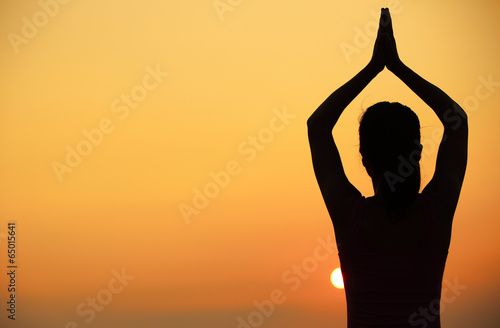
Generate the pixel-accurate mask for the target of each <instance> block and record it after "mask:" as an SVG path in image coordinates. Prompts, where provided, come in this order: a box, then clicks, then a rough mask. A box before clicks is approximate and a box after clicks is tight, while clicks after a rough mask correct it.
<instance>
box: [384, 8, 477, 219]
mask: <svg viewBox="0 0 500 328" xmlns="http://www.w3.org/2000/svg"><path fill="white" fill-rule="evenodd" d="M388 17H389V21H388V34H387V37H388V42H387V43H386V45H387V47H386V48H385V51H384V53H385V56H386V60H385V64H386V66H387V68H388V69H389V70H390V71H391V72H393V73H394V74H395V75H396V76H397V77H399V79H401V81H403V82H404V83H405V84H406V85H407V86H408V87H409V88H410V89H411V90H412V91H413V92H415V94H417V95H418V96H419V97H420V98H421V99H422V100H423V101H424V102H425V103H426V104H427V105H428V106H429V107H430V108H432V110H433V111H434V113H435V114H436V115H437V116H438V118H439V120H440V121H441V123H442V124H443V126H444V134H443V138H442V140H441V144H440V146H439V151H438V156H437V161H436V170H435V172H434V176H433V177H432V179H431V181H430V182H429V184H428V185H427V186H426V187H425V188H424V190H423V193H426V194H428V195H429V196H430V197H431V198H432V199H433V201H434V205H435V207H436V210H437V211H438V214H439V216H440V217H441V218H442V220H443V222H444V223H445V225H446V226H447V228H451V221H452V219H453V215H454V213H455V209H456V206H457V203H458V198H459V195H460V190H461V188H462V182H463V180H464V176H465V169H466V166H467V140H468V123H467V114H466V113H465V111H464V110H463V109H462V108H461V107H460V106H459V105H458V104H457V103H456V102H455V101H453V99H451V98H450V97H449V96H448V95H447V94H446V93H444V92H443V91H442V90H441V89H439V88H438V87H436V86H435V85H433V84H431V83H429V82H427V81H426V80H424V79H423V78H422V77H420V76H419V75H418V74H417V73H415V72H414V71H412V70H411V69H410V68H409V67H407V66H406V65H405V64H403V62H402V61H401V60H400V59H399V56H398V52H397V48H396V41H395V38H394V34H393V31H392V22H391V20H390V15H388Z"/></svg>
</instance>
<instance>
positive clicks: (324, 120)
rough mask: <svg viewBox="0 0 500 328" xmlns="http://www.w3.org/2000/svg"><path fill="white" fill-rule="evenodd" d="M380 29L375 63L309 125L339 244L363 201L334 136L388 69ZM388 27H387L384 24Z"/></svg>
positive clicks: (319, 178) (329, 100) (328, 102)
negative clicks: (348, 220) (354, 207)
mask: <svg viewBox="0 0 500 328" xmlns="http://www.w3.org/2000/svg"><path fill="white" fill-rule="evenodd" d="M382 21H383V20H382V17H381V25H380V27H379V33H378V36H377V40H376V41H375V47H374V51H373V56H372V59H371V60H370V62H369V64H368V65H367V66H366V67H365V68H363V69H362V70H361V71H360V72H359V73H358V74H356V76H354V77H353V78H352V79H351V80H349V81H348V82H347V83H345V84H344V85H343V86H341V87H340V88H339V89H337V90H336V91H335V92H333V93H332V94H331V95H330V96H329V97H328V98H327V99H326V100H325V101H324V102H323V103H322V104H321V105H320V106H319V107H318V109H316V111H315V112H314V113H313V114H312V115H311V117H309V119H308V121H307V127H308V136H309V144H310V148H311V155H312V161H313V166H314V173H315V175H316V179H317V181H318V184H319V187H320V189H321V193H322V195H323V199H324V201H325V204H326V206H327V208H328V211H329V213H330V217H331V218H332V221H333V224H334V227H335V233H336V237H337V242H339V233H341V231H342V230H343V228H344V226H345V223H346V222H345V218H346V217H347V215H346V214H347V212H348V211H350V209H351V206H350V205H352V203H353V202H354V200H355V199H356V198H357V197H359V195H360V193H359V191H358V190H357V189H356V188H355V187H354V186H353V185H352V184H351V183H350V182H349V180H348V179H347V177H346V175H345V172H344V168H343V166H342V162H341V159H340V155H339V152H338V149H337V146H336V145H335V142H334V140H333V136H332V129H333V127H334V126H335V124H336V123H337V120H338V119H339V117H340V115H341V114H342V112H343V111H344V109H345V108H346V107H347V105H349V104H350V103H351V101H352V100H353V99H354V98H355V97H356V96H357V95H358V94H359V93H360V92H361V91H362V90H363V89H364V88H365V87H366V85H368V83H369V82H370V81H371V80H372V79H373V78H374V77H375V76H377V74H378V73H379V72H380V71H382V70H383V69H384V53H383V45H382V44H381V39H382V37H381V34H382V33H384V30H385V29H386V26H382ZM384 25H385V24H384Z"/></svg>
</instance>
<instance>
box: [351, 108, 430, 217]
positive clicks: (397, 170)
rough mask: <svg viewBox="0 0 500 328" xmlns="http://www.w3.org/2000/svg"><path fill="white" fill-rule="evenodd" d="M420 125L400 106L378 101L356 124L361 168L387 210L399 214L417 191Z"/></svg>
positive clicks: (415, 116) (413, 198)
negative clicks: (377, 189)
mask: <svg viewBox="0 0 500 328" xmlns="http://www.w3.org/2000/svg"><path fill="white" fill-rule="evenodd" d="M421 150H422V146H421V145H420V122H419V120H418V117H417V115H416V114H415V113H414V112H413V111H412V110H411V109H410V108H408V107H406V106H404V105H401V104H400V103H390V102H379V103H377V104H375V105H373V106H371V107H369V108H368V109H367V110H366V112H365V113H364V114H363V116H362V117H361V121H360V124H359V151H360V153H361V156H362V160H363V165H364V166H365V168H366V170H367V172H368V174H369V175H370V177H371V178H372V180H374V181H378V183H379V189H380V192H381V194H382V197H383V199H384V202H385V203H386V205H387V206H388V208H390V209H392V210H394V211H395V212H396V213H401V212H402V210H404V209H405V208H406V207H407V206H409V205H410V204H411V203H413V201H414V200H415V198H416V197H417V194H418V191H419V189H420V166H419V161H420V154H421Z"/></svg>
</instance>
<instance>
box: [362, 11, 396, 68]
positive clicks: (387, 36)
mask: <svg viewBox="0 0 500 328" xmlns="http://www.w3.org/2000/svg"><path fill="white" fill-rule="evenodd" d="M401 63H402V62H401V60H400V59H399V55H398V50H397V48H396V39H394V33H393V30H392V20H391V14H390V13H389V9H388V8H382V13H381V15H380V24H379V28H378V33H377V39H376V40H375V47H374V49H373V56H372V59H371V60H370V63H369V66H371V67H373V68H374V69H375V70H376V71H377V73H378V72H381V71H382V70H383V69H384V67H387V68H388V69H389V70H390V71H391V72H394V71H395V70H396V69H397V67H398V65H399V64H401Z"/></svg>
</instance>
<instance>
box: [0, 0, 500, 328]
mask: <svg viewBox="0 0 500 328" xmlns="http://www.w3.org/2000/svg"><path fill="white" fill-rule="evenodd" d="M215 5H216V6H215ZM386 6H389V7H390V8H391V12H392V16H393V23H394V29H395V37H396V41H397V45H398V50H399V54H400V57H401V58H402V59H403V61H404V62H405V63H406V64H407V65H408V66H410V67H411V68H413V69H414V70H415V71H417V72H418V73H419V74H421V75H422V76H423V77H424V78H426V79H428V80H429V81H430V82H432V83H434V84H436V85H438V86H439V87H441V88H442V89H443V90H444V91H445V92H447V93H448V94H449V95H450V96H451V97H452V98H454V99H455V100H456V101H457V102H458V103H459V104H461V105H462V106H463V107H464V108H465V109H466V110H467V111H468V114H469V123H470V141H469V149H470V152H469V153H470V156H469V165H468V171H467V175H466V180H465V183H464V188H463V192H462V196H461V200H460V204H459V207H458V209H457V213H456V217H455V225H454V231H453V232H454V235H453V238H452V245H451V248H450V256H449V261H448V264H447V269H446V272H445V279H446V280H447V281H451V282H453V281H454V280H455V279H458V281H459V282H460V284H463V285H466V286H467V288H466V289H465V290H463V291H462V294H461V295H460V296H459V297H457V298H456V300H455V301H454V302H453V304H449V305H447V306H446V310H445V312H444V313H443V324H447V325H448V326H452V327H470V326H471V325H472V323H473V322H474V323H477V322H482V324H483V326H484V327H488V326H489V325H488V324H489V323H490V322H493V321H492V320H495V319H496V320H497V321H496V322H498V319H499V318H498V314H497V312H498V311H497V310H496V309H495V307H494V306H493V305H492V304H498V295H499V291H500V283H499V282H498V279H497V277H498V274H499V273H500V268H499V266H498V264H497V263H498V259H499V257H500V254H499V253H500V251H499V250H500V242H499V240H498V238H497V237H496V232H497V231H498V229H499V228H500V223H498V220H497V219H498V217H499V211H498V209H497V207H496V203H497V199H496V192H497V189H498V188H497V185H498V183H500V174H499V173H498V170H497V168H498V165H499V164H500V155H499V153H498V152H497V151H496V150H497V149H498V146H497V141H498V140H500V132H499V129H498V123H499V119H500V112H499V111H498V108H500V96H499V95H500V93H499V92H498V90H499V87H500V69H499V65H498V58H500V48H499V46H498V42H497V41H498V37H499V33H498V32H499V31H500V23H498V17H499V15H500V4H499V3H498V2H497V1H494V0H481V1H474V2H471V1H451V0H446V1H430V0H419V1H414V0H413V1H411V0H399V1H398V0H396V1H369V0H363V1H355V2H353V1H347V0H345V1H326V0H322V1H320V0H318V1H298V0H293V1H291V0H287V1H285V0H275V1H256V0H253V1H236V0H234V1H229V0H221V1H213V0H204V1H159V0H148V1H132V0H126V1H125V0H122V1H118V0H110V1H105V2H102V1H79V0H72V1H62V0H61V1H59V2H58V1H56V0H42V1H40V2H38V1H32V0H29V1H28V0H26V1H24V0H23V1H21V2H19V1H3V2H2V3H1V4H0V34H1V35H3V38H2V39H1V40H2V41H1V42H0V54H1V59H2V60H1V61H0V72H1V73H2V74H1V75H0V89H1V90H2V97H0V108H1V110H0V133H1V138H0V154H1V159H2V160H0V186H1V187H0V241H1V252H2V253H4V254H5V253H6V252H7V249H6V239H5V237H6V235H5V233H6V231H7V222H10V221H12V220H13V221H15V222H16V225H17V232H18V245H17V247H18V261H19V262H18V264H19V267H18V271H19V276H18V277H19V279H18V284H19V290H20V291H19V295H18V299H19V304H18V305H19V313H18V316H19V317H18V318H19V321H18V322H16V324H17V323H19V324H20V325H18V326H16V327H20V326H23V327H65V325H66V324H67V323H68V322H72V321H73V322H75V324H77V325H78V326H79V327H83V326H91V327H95V328H100V327H110V326H119V325H121V326H124V327H156V326H162V327H163V326H166V327H201V326H203V327H235V328H236V327H237V326H238V321H237V318H238V317H242V318H245V319H247V318H248V316H249V315H250V314H251V313H253V311H255V310H256V309H257V307H256V305H255V303H254V301H256V302H257V303H259V302H261V303H259V304H262V301H264V300H268V299H270V297H271V293H272V292H273V291H275V290H279V291H282V292H283V295H282V297H281V298H279V297H278V299H281V300H284V301H283V302H282V303H281V304H277V305H276V306H275V309H274V310H273V311H274V312H273V314H272V315H270V316H269V318H267V317H266V320H265V321H264V322H263V324H262V327H285V326H286V327H299V326H303V325H304V324H306V323H309V324H310V323H311V322H312V323H314V326H315V327H331V326H332V325H333V326H342V325H343V324H345V301H344V293H343V291H342V290H337V289H335V288H334V287H333V286H331V284H330V282H329V276H330V273H331V272H332V270H333V269H335V268H336V267H337V266H338V258H337V255H336V252H335V251H334V252H333V253H328V257H327V258H326V259H325V260H324V261H318V260H317V259H316V262H317V268H314V270H312V269H311V271H312V272H311V273H310V274H309V276H308V278H307V279H302V278H300V280H299V281H300V286H298V287H297V289H296V290H292V288H291V287H293V286H295V284H294V283H292V282H293V281H295V282H297V281H296V280H294V279H293V278H294V277H295V278H296V276H293V275H291V273H290V272H292V271H290V270H293V269H292V268H293V267H294V266H297V265H298V266H301V265H303V264H304V263H307V261H308V260H307V259H311V258H313V259H314V258H315V257H314V254H315V250H316V248H317V247H318V245H321V243H320V242H319V241H318V240H322V241H325V240H327V239H328V238H329V237H328V236H331V235H332V234H333V231H332V227H331V223H330V222H329V218H328V214H327V212H326V209H325V207H324V205H323V202H322V199H321V196H320V193H319V189H318V187H317V185H316V182H315V178H314V175H313V172H312V166H311V161H310V155H309V149H308V143H307V136H306V125H305V122H306V120H307V118H308V116H309V115H310V114H311V113H312V112H313V111H314V110H315V109H316V107H317V106H318V105H319V104H320V103H321V102H322V101H323V100H324V99H325V98H326V97H327V96H328V95H329V94H330V93H331V92H332V91H334V90H335V89H336V88H337V87H339V86H340V85H342V84H343V83H344V82H346V81H347V80H348V79H350V78H351V77H352V76H353V75H354V74H356V73H357V71H359V70H360V69H361V68H362V67H363V66H364V65H365V64H366V63H367V62H368V60H369V58H370V56H371V50H372V48H373V41H374V37H373V32H374V30H373V26H375V25H374V24H376V21H377V20H376V18H375V16H376V15H378V13H379V11H380V8H381V7H386ZM488 81H489V82H488ZM381 100H390V101H399V102H401V103H404V104H406V105H408V106H410V107H411V108H413V109H414V110H415V111H416V112H417V114H418V115H419V117H420V121H421V125H422V138H423V140H424V141H426V143H424V147H426V148H424V158H423V163H422V170H423V183H424V184H425V183H426V182H427V181H429V179H430V178H431V176H432V172H433V161H434V159H435V155H436V153H435V148H433V147H435V146H436V141H435V137H434V134H435V133H438V134H439V133H440V131H441V129H440V128H439V121H438V120H437V119H436V118H435V117H433V114H432V111H431V110H430V109H429V108H427V107H426V105H425V104H424V103H423V102H422V101H421V100H419V99H418V98H417V97H416V96H415V95H413V94H412V93H411V91H409V90H408V89H407V88H406V86H404V85H403V84H402V83H401V82H400V81H398V80H397V79H396V78H395V77H393V76H392V75H391V74H390V73H389V72H388V71H384V72H382V73H381V74H380V75H379V76H378V77H377V79H376V80H374V81H373V82H372V83H371V84H370V85H369V86H368V87H367V88H366V89H365V90H364V91H363V93H362V94H361V95H360V96H359V97H358V98H356V99H355V101H354V102H353V103H352V104H351V105H350V106H349V107H348V108H347V110H346V112H345V114H344V115H343V116H342V118H341V120H340V121H339V123H338V126H337V127H336V128H335V130H334V135H335V137H336V138H337V140H339V141H338V146H339V149H340V152H341V155H342V157H343V162H344V166H345V169H346V172H347V174H348V176H349V178H350V180H351V181H352V182H353V183H354V184H355V185H356V186H358V187H359V189H360V190H362V192H363V193H364V194H365V195H370V194H371V187H370V181H369V179H368V176H367V175H366V173H365V172H364V171H363V167H362V165H361V161H360V157H359V154H358V150H357V142H358V140H357V124H358V118H359V115H360V114H361V113H362V111H363V109H365V108H366V107H367V106H369V105H370V104H373V103H375V102H378V101H381ZM436 131H437V132H436ZM426 150H427V152H426ZM55 163H56V164H55ZM217 183H218V184H217ZM200 194H201V195H200ZM188 208H190V209H189V210H186V209H188ZM182 209H183V211H184V212H182V211H181V210H182ZM186 211H188V212H189V213H190V214H189V215H187V214H186V213H188V212H186ZM182 213H184V215H183V214H182ZM2 258H4V260H2V265H3V269H2V270H5V267H6V264H5V263H6V262H5V261H6V260H5V259H6V257H5V256H4V255H2ZM304 261H305V262H304ZM122 268H125V269H126V272H127V274H128V275H130V276H134V277H135V278H133V279H131V280H130V281H127V285H126V286H124V288H123V290H121V291H120V292H117V293H112V294H110V295H112V296H113V299H112V300H111V301H110V302H109V304H106V305H105V306H104V310H102V311H100V312H99V311H97V310H96V311H95V318H93V319H92V320H91V322H89V323H86V322H85V319H87V318H90V314H88V313H90V312H87V314H86V315H81V313H80V314H79V313H78V312H77V308H78V306H79V305H80V304H81V303H82V302H84V303H85V302H86V299H87V298H88V297H96V295H99V292H101V291H103V290H104V291H106V290H112V289H113V288H112V287H109V286H110V285H109V284H110V281H111V280H112V279H114V278H113V277H115V276H114V274H113V273H112V272H113V270H114V272H121V270H122ZM0 282H1V284H2V287H0V290H2V292H1V293H0V300H1V301H2V302H4V300H7V293H6V292H5V286H6V285H7V280H6V278H5V275H4V274H2V279H1V280H0ZM111 286H115V287H116V286H118V283H116V285H111ZM115 289H116V288H115ZM102 295H107V294H106V292H102V293H101V297H105V296H102ZM495 300H496V303H492V302H493V301H495ZM85 306H86V305H85ZM21 309H22V310H21ZM82 309H83V310H84V309H87V310H88V308H85V307H84V308H80V310H82ZM479 320H483V321H479ZM200 322H202V323H203V324H201V323H200ZM0 323H1V325H2V327H3V326H7V327H10V326H12V327H14V326H15V325H12V323H11V322H10V321H8V320H7V319H6V316H5V313H4V314H2V317H1V318H0ZM70 326H71V324H70ZM490 326H491V325H490Z"/></svg>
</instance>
